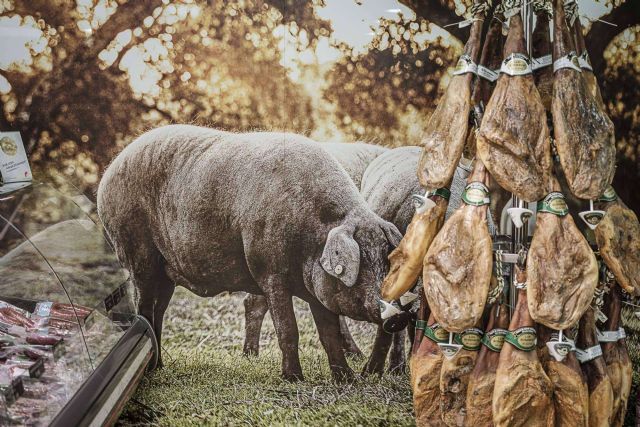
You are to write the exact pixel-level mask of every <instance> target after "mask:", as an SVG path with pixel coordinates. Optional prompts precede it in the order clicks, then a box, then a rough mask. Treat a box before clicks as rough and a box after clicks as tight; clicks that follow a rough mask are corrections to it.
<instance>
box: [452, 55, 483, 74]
mask: <svg viewBox="0 0 640 427" xmlns="http://www.w3.org/2000/svg"><path fill="white" fill-rule="evenodd" d="M477 72H478V65H477V64H476V63H475V62H473V60H472V59H471V57H470V56H469V55H462V56H461V57H460V59H458V63H457V64H456V68H454V70H453V75H454V76H457V75H460V74H466V73H473V74H476V73H477Z"/></svg>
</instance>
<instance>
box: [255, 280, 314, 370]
mask: <svg viewBox="0 0 640 427" xmlns="http://www.w3.org/2000/svg"><path fill="white" fill-rule="evenodd" d="M258 284H259V286H260V288H261V289H262V291H263V292H264V296H265V297H266V298H267V304H268V305H269V312H270V313H271V319H272V320H273V326H274V328H275V330H276V335H277V337H278V344H279V345H280V350H281V351H282V377H283V378H284V379H286V380H289V381H297V380H303V379H304V377H303V375H302V367H301V366H300V356H299V355H298V339H299V335H298V324H297V323H296V315H295V313H294V312H293V300H292V296H291V292H289V290H288V289H287V288H286V283H285V281H284V280H283V279H282V277H281V276H280V275H276V274H271V275H267V276H266V277H265V278H264V279H262V280H258Z"/></svg>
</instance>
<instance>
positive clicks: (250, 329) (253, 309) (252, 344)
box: [243, 294, 269, 356]
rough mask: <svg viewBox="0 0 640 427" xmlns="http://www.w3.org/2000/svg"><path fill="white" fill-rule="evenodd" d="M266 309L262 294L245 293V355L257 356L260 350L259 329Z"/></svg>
mask: <svg viewBox="0 0 640 427" xmlns="http://www.w3.org/2000/svg"><path fill="white" fill-rule="evenodd" d="M267 311H269V306H268V304H267V299H266V298H265V297H264V296H262V295H254V294H247V296H246V297H244V328H245V335H244V350H243V353H244V355H245V356H257V355H258V352H259V351H260V330H261V329H262V321H263V320H264V316H266V314H267Z"/></svg>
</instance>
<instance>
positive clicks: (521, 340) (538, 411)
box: [492, 266, 555, 427]
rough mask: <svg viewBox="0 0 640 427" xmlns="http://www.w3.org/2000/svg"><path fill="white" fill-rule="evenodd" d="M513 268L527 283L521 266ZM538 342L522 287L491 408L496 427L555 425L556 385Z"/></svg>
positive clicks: (504, 349)
mask: <svg viewBox="0 0 640 427" xmlns="http://www.w3.org/2000/svg"><path fill="white" fill-rule="evenodd" d="M514 268H516V280H517V282H518V283H519V284H524V283H526V282H527V280H526V274H525V273H524V271H523V268H522V266H520V267H518V266H515V267H514ZM518 286H522V285H518ZM536 344H537V340H536V329H535V322H534V321H533V319H532V318H531V316H530V315H529V308H528V304H527V292H526V291H525V290H520V289H519V290H518V302H517V304H516V307H515V309H514V311H513V316H512V318H511V322H510V324H509V332H508V333H507V335H506V336H505V344H504V347H502V351H500V359H499V361H498V369H497V371H496V382H495V386H494V391H493V408H492V409H493V423H494V425H495V426H496V427H506V426H524V425H527V426H536V427H538V426H548V427H553V426H554V422H555V409H554V406H553V384H552V383H551V380H550V379H549V377H548V376H547V374H546V373H545V372H544V370H543V369H542V365H541V364H540V361H539V360H538V355H537V352H536Z"/></svg>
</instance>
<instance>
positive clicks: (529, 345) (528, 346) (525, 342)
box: [504, 327, 538, 351]
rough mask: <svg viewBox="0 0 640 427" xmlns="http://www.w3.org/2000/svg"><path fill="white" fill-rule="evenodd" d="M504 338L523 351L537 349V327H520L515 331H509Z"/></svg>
mask: <svg viewBox="0 0 640 427" xmlns="http://www.w3.org/2000/svg"><path fill="white" fill-rule="evenodd" d="M504 340H505V341H506V342H508V343H509V344H511V345H512V346H514V347H515V348H517V349H518V350H522V351H532V350H535V348H536V344H537V343H538V338H537V336H536V329H535V328H531V327H525V328H518V329H516V330H515V331H509V332H507V335H505V337H504Z"/></svg>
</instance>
